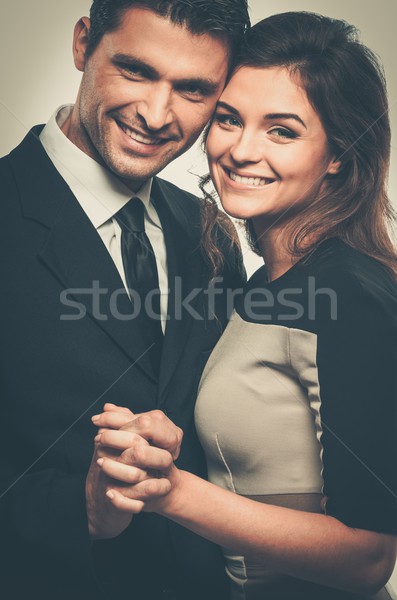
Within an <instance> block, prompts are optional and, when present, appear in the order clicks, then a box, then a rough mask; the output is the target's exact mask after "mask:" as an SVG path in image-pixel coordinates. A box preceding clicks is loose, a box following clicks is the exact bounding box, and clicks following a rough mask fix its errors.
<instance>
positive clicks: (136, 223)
mask: <svg viewBox="0 0 397 600" xmlns="http://www.w3.org/2000/svg"><path fill="white" fill-rule="evenodd" d="M144 213H145V207H144V206H143V204H142V202H141V200H140V199H139V198H132V200H130V201H129V202H127V204H126V205H125V206H123V208H122V209H121V210H119V211H118V213H116V214H115V218H116V220H117V222H118V224H119V225H120V227H121V229H122V230H127V231H145V220H144Z"/></svg>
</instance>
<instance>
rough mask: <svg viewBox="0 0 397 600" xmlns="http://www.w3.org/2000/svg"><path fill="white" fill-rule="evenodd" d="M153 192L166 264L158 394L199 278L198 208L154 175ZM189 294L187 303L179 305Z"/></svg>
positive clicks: (185, 330)
mask: <svg viewBox="0 0 397 600" xmlns="http://www.w3.org/2000/svg"><path fill="white" fill-rule="evenodd" d="M152 194H153V199H154V203H155V206H156V210H157V212H158V215H159V217H160V220H161V223H162V225H163V231H164V237H165V243H166V248H167V264H168V282H169V297H168V320H167V325H166V332H165V338H164V345H163V354H162V360H161V368H160V381H159V398H160V399H161V398H162V397H163V395H164V392H165V389H166V387H167V385H168V383H169V382H170V380H171V378H172V376H173V374H174V372H175V370H176V368H177V366H178V362H179V359H180V356H181V354H182V352H183V349H184V346H185V344H186V342H187V340H188V337H189V332H190V329H191V326H192V324H193V320H194V315H195V310H196V308H197V301H198V297H199V294H196V293H195V289H198V288H200V285H201V282H202V271H203V261H202V258H201V255H200V249H199V244H200V235H201V226H200V211H199V208H198V206H197V205H196V203H193V202H192V200H191V199H190V198H189V197H188V196H187V195H186V193H185V192H182V191H181V190H179V188H176V187H175V186H173V185H172V184H169V183H168V182H166V181H164V180H161V179H157V178H155V180H154V182H153V188H152ZM190 294H191V295H192V296H191V301H189V307H191V310H189V311H188V310H185V309H184V308H183V306H182V302H183V300H184V299H186V298H188V297H189V295H190Z"/></svg>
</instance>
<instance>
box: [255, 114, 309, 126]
mask: <svg viewBox="0 0 397 600" xmlns="http://www.w3.org/2000/svg"><path fill="white" fill-rule="evenodd" d="M264 118H265V119H269V121H275V120H277V119H294V120H295V121H298V123H300V124H301V125H303V127H304V128H305V129H307V127H306V125H305V123H304V121H302V119H301V118H300V117H299V115H297V114H295V113H269V114H267V115H265V116H264Z"/></svg>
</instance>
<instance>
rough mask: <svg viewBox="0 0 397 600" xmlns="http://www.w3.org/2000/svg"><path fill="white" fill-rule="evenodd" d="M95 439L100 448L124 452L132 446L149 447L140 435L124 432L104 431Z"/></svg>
mask: <svg viewBox="0 0 397 600" xmlns="http://www.w3.org/2000/svg"><path fill="white" fill-rule="evenodd" d="M94 439H95V443H97V444H99V445H100V446H103V447H107V448H113V449H115V450H122V451H123V450H126V449H127V448H130V447H132V446H138V445H142V446H149V442H147V441H146V440H145V439H144V438H142V437H141V436H140V435H137V434H136V433H132V432H130V431H124V430H113V429H104V430H103V431H101V432H100V433H98V435H97V436H96V437H95V438H94Z"/></svg>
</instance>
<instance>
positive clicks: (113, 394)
mask: <svg viewBox="0 0 397 600" xmlns="http://www.w3.org/2000/svg"><path fill="white" fill-rule="evenodd" d="M39 132H40V127H38V128H34V129H33V130H32V131H31V132H30V133H29V134H28V135H27V137H26V138H25V140H24V141H23V142H22V143H21V145H20V146H19V147H18V148H16V149H15V150H14V151H13V152H11V154H10V155H9V156H7V157H5V158H3V159H1V161H0V190H1V209H0V210H1V214H2V236H1V241H0V248H1V280H2V286H3V287H2V293H1V294H0V319H1V329H0V331H1V342H0V343H1V362H0V386H1V414H2V434H1V436H0V438H1V440H0V467H1V490H0V494H1V499H0V520H1V521H0V525H1V537H0V549H1V562H0V569H1V571H2V573H1V576H0V586H2V587H3V590H4V589H6V590H7V593H8V595H7V596H5V597H7V598H16V599H18V598H26V597H27V595H26V594H27V593H29V595H31V594H32V593H33V594H34V595H36V594H37V593H38V594H39V595H40V597H41V598H51V599H56V600H57V599H58V598H72V597H73V598H80V597H81V598H84V599H87V598H91V597H94V596H95V598H98V597H101V593H102V592H103V591H107V592H108V597H109V594H110V597H117V596H116V594H117V593H123V594H125V593H127V594H128V597H129V598H131V600H135V599H136V600H149V599H150V600H154V599H155V598H156V599H157V598H168V597H177V598H178V599H180V600H182V599H183V600H185V599H186V600H187V599H189V600H191V599H195V598H197V600H198V599H199V598H200V599H203V598H206V599H210V598H214V599H215V598H216V599H217V600H221V598H226V597H227V591H226V590H227V583H226V580H225V576H224V572H223V566H222V559H221V556H220V552H219V549H218V548H217V547H215V546H213V545H211V544H209V543H208V542H206V541H204V540H203V539H202V538H200V537H198V536H195V535H193V534H192V533H190V532H188V531H187V530H185V529H183V528H181V527H179V526H177V525H176V524H173V523H170V522H168V521H167V520H165V519H163V518H161V517H159V516H157V515H151V514H142V515H139V516H136V517H134V519H133V521H132V525H131V526H130V527H129V528H128V529H127V530H126V531H125V532H124V533H123V534H122V535H120V536H119V537H118V538H116V539H114V540H107V541H99V542H95V543H90V541H89V538H88V531H87V519H86V510H85V478H86V474H87V471H88V468H89V464H90V460H91V456H92V452H93V437H94V434H95V428H94V427H93V426H92V424H91V416H92V415H94V414H96V413H98V412H99V411H101V407H102V406H103V404H104V403H105V402H114V403H117V404H120V405H125V406H128V407H129V408H131V410H133V411H134V412H142V411H148V410H151V409H154V408H160V409H162V410H164V411H166V413H167V414H168V416H169V417H170V418H171V419H172V420H173V421H174V422H175V423H177V424H178V425H179V426H180V427H182V429H183V430H184V442H183V446H182V451H181V456H180V459H179V466H180V467H181V468H184V469H187V470H189V471H191V472H194V473H197V474H199V475H202V476H205V472H206V471H205V461H204V457H203V454H202V450H201V448H200V446H199V443H198V440H197V437H196V433H195V429H194V423H193V408H194V402H195V394H196V389H197V384H198V380H199V377H200V374H201V371H202V368H203V366H204V364H205V361H206V359H207V357H208V354H209V352H210V350H211V349H212V347H213V346H214V344H215V343H216V341H217V339H218V337H219V335H220V333H221V330H222V328H223V327H224V325H225V323H226V321H227V312H228V310H229V311H230V306H229V307H227V301H226V300H227V298H226V293H225V290H226V288H229V289H233V288H236V287H238V286H240V285H242V283H243V279H244V273H243V268H242V263H241V257H240V256H237V255H235V254H230V253H229V255H228V256H227V260H226V266H225V271H224V274H223V276H224V279H223V282H222V283H221V284H218V289H222V290H223V293H222V294H218V295H216V313H217V318H216V319H213V318H210V314H209V312H210V311H209V309H208V301H207V300H208V298H207V296H206V295H205V293H204V290H205V289H206V288H207V286H208V280H209V276H210V275H209V271H208V269H207V267H206V265H205V264H204V262H203V260H202V257H201V254H200V250H199V241H200V214H199V204H198V201H197V199H196V198H195V197H194V196H192V195H190V194H187V193H186V192H183V191H182V190H180V189H179V188H177V187H175V186H174V185H172V184H170V183H168V182H166V181H163V180H161V179H158V178H155V181H154V183H153V192H152V193H153V196H154V199H155V202H156V207H157V210H158V213H159V216H160V219H161V222H162V224H163V229H164V234H165V241H166V246H167V256H168V269H169V281H170V289H171V291H170V298H169V321H168V324H167V330H166V335H165V340H164V347H163V357H162V363H161V371H160V375H159V378H156V376H155V374H154V373H153V371H152V369H151V365H150V362H149V359H148V356H147V355H144V356H143V357H142V354H143V353H144V350H145V347H144V345H143V343H142V340H141V337H140V335H139V331H137V329H136V324H135V323H134V320H132V319H131V318H129V317H130V316H131V303H130V301H129V299H128V297H127V296H126V294H125V293H124V292H123V284H122V281H121V279H120V277H119V274H118V272H117V270H116V268H115V266H114V263H113V261H112V259H111V257H110V255H109V253H108V251H107V250H106V248H105V246H104V244H103V242H102V241H101V239H100V237H99V236H98V234H97V232H96V230H95V229H94V227H93V226H92V224H91V222H90V221H89V219H88V217H87V216H86V214H85V213H84V211H83V210H82V208H81V207H80V205H79V203H78V201H77V200H76V198H75V197H74V196H73V194H72V193H71V191H70V189H69V187H68V186H67V185H66V183H65V182H64V180H63V179H62V178H61V177H60V175H59V173H58V172H57V171H56V169H55V167H54V166H53V164H52V162H51V161H50V160H49V158H48V156H47V154H46V153H45V151H44V149H43V147H42V145H41V143H40V141H39V140H38V134H39ZM220 242H221V243H222V239H221V238H220ZM95 286H96V288H97V289H99V290H100V293H99V295H98V294H97V295H96V296H95V294H93V293H92V289H93V288H95ZM120 290H121V291H120ZM189 295H190V297H189ZM179 297H181V298H185V299H186V298H187V300H188V303H187V304H189V305H190V307H191V308H190V311H186V310H185V311H182V313H183V314H182V315H181V314H180V313H181V311H180V304H181V303H180V301H179ZM115 312H117V314H115ZM189 312H190V314H189ZM164 590H173V591H171V592H169V591H164Z"/></svg>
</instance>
